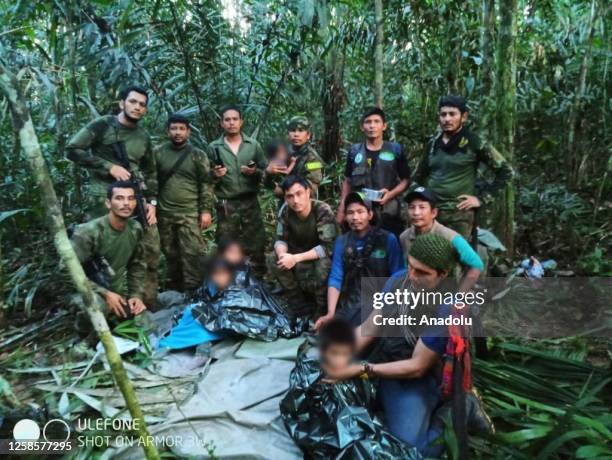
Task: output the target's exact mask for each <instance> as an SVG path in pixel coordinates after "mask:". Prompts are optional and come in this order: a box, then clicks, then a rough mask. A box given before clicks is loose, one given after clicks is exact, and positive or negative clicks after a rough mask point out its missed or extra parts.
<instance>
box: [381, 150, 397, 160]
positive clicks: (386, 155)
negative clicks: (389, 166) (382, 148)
mask: <svg viewBox="0 0 612 460" xmlns="http://www.w3.org/2000/svg"><path fill="white" fill-rule="evenodd" d="M378 159H379V160H383V161H393V160H395V155H394V154H393V153H392V152H380V154H379V155H378Z"/></svg>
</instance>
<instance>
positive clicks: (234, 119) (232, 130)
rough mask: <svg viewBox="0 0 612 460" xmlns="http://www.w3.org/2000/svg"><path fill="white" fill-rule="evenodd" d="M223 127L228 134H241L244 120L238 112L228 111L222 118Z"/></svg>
mask: <svg viewBox="0 0 612 460" xmlns="http://www.w3.org/2000/svg"><path fill="white" fill-rule="evenodd" d="M221 127H222V128H223V130H224V131H225V132H226V133H227V134H240V130H241V129H242V118H240V114H239V113H238V111H237V110H226V111H225V113H224V114H223V115H222V117H221Z"/></svg>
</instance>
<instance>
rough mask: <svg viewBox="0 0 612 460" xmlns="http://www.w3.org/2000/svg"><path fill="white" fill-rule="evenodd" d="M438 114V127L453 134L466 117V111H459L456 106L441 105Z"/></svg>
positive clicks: (461, 125) (460, 126)
mask: <svg viewBox="0 0 612 460" xmlns="http://www.w3.org/2000/svg"><path fill="white" fill-rule="evenodd" d="M438 115H439V117H440V128H442V131H444V132H445V133H446V134H454V133H456V132H457V131H459V130H460V129H461V128H462V127H463V125H464V124H465V122H466V121H467V117H468V113H467V112H464V113H461V111H460V110H459V109H458V108H457V107H442V108H440V111H439V112H438Z"/></svg>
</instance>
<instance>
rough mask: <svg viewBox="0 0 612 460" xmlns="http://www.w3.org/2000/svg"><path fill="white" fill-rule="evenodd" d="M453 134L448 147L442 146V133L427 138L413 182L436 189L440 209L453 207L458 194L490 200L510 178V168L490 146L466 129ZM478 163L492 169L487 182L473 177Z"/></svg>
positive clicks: (487, 201)
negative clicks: (453, 140) (452, 139)
mask: <svg viewBox="0 0 612 460" xmlns="http://www.w3.org/2000/svg"><path fill="white" fill-rule="evenodd" d="M456 136H457V138H456V139H455V144H453V146H452V147H451V148H450V149H448V148H442V146H441V138H442V133H438V134H437V135H436V136H434V137H433V138H432V139H431V140H430V141H429V142H428V144H427V148H426V149H425V154H424V156H423V158H422V160H421V162H420V164H419V166H418V168H417V171H416V174H415V182H416V183H417V184H419V185H424V186H425V187H428V188H430V189H431V190H433V191H434V192H435V193H436V195H437V197H438V202H439V207H440V208H441V209H444V208H449V209H450V208H453V209H454V207H455V205H456V203H457V202H458V201H459V198H458V197H459V195H476V196H477V197H478V198H479V199H480V200H481V202H483V203H485V204H487V203H490V202H491V201H492V200H493V197H494V196H495V194H497V193H498V192H499V191H501V190H502V189H503V188H504V187H505V186H506V185H507V184H508V182H509V181H510V180H511V178H512V175H513V172H512V168H511V167H510V165H509V164H508V162H507V161H506V159H505V158H504V157H503V156H502V155H501V154H500V153H499V152H498V151H497V150H496V149H495V148H494V147H492V146H491V145H489V144H482V143H481V141H480V139H479V138H478V137H477V136H476V135H474V134H473V133H472V132H471V131H469V130H468V129H466V128H464V129H463V130H462V131H460V132H459V133H458V134H457V135H456ZM449 143H450V142H449ZM481 164H484V165H485V166H487V167H488V168H489V170H490V171H491V172H492V173H493V175H494V179H493V181H492V182H491V183H488V182H485V181H480V180H478V181H477V174H478V168H479V166H480V165H481Z"/></svg>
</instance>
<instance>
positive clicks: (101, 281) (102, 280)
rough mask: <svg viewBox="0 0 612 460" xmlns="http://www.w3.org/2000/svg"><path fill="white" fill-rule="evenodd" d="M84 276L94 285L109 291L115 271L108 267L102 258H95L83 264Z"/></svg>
mask: <svg viewBox="0 0 612 460" xmlns="http://www.w3.org/2000/svg"><path fill="white" fill-rule="evenodd" d="M83 270H84V271H85V275H87V278H89V279H90V280H91V281H93V282H94V283H96V284H98V285H99V286H102V287H103V288H106V289H110V288H111V284H112V280H113V276H115V270H113V267H111V266H110V264H109V263H108V261H107V260H106V258H105V257H104V256H95V257H94V258H92V259H90V260H88V261H87V262H85V263H83Z"/></svg>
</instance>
